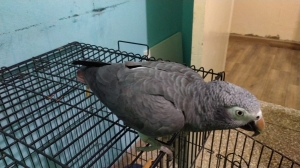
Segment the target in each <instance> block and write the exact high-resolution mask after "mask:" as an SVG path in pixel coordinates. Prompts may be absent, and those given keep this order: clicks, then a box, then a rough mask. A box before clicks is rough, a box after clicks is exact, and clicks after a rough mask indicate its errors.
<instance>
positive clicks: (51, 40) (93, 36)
mask: <svg viewBox="0 0 300 168" xmlns="http://www.w3.org/2000/svg"><path fill="white" fill-rule="evenodd" d="M118 40H127V41H132V42H139V43H147V22H146V3H145V0H118V1H111V0H86V1H82V0H63V1H61V0H43V1H31V0H14V1H11V0H1V3H0V67H2V66H10V65H12V64H15V63H18V62H20V61H24V60H25V59H29V58H31V57H33V56H37V55H39V54H42V53H45V52H47V51H50V50H52V49H55V48H58V47H60V46H62V45H65V44H67V43H70V42H73V41H79V42H84V43H89V44H94V45H100V46H104V47H109V48H117V41H118ZM141 54H143V53H142V51H141Z"/></svg>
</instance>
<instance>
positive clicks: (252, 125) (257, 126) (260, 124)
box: [240, 116, 265, 136]
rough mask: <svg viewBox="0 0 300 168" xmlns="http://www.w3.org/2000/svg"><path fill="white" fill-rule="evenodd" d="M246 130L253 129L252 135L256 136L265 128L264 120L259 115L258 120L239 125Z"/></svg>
mask: <svg viewBox="0 0 300 168" xmlns="http://www.w3.org/2000/svg"><path fill="white" fill-rule="evenodd" d="M240 128H242V129H244V130H247V131H254V134H253V135H252V136H256V135H258V134H260V133H261V131H262V130H263V129H264V128H265V120H264V118H263V117H262V116H261V118H260V119H259V120H256V121H251V122H249V123H248V124H246V125H244V126H242V127H240Z"/></svg>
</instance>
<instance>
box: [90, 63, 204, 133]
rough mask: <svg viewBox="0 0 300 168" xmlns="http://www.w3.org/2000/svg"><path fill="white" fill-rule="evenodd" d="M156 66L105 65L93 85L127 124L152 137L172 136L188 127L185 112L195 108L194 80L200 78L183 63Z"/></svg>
mask: <svg viewBox="0 0 300 168" xmlns="http://www.w3.org/2000/svg"><path fill="white" fill-rule="evenodd" d="M155 63H156V62H149V63H148V64H147V63H146V62H145V63H142V64H141V63H133V62H129V63H128V62H127V63H126V64H125V65H124V64H112V65H107V66H103V67H100V68H98V71H97V73H96V81H95V82H91V84H89V85H90V87H91V89H92V90H93V92H94V93H95V94H96V95H97V96H98V97H99V99H100V100H101V101H102V102H103V103H104V104H105V105H106V106H108V108H110V109H111V110H112V112H113V113H115V114H116V115H117V116H118V117H119V118H120V119H121V120H123V121H124V123H125V124H126V125H128V126H130V127H132V128H134V129H136V130H138V131H139V132H141V133H143V134H145V135H148V136H162V135H168V134H172V133H175V132H178V131H180V130H181V129H182V128H183V127H184V125H185V114H184V109H185V108H186V107H191V106H193V104H192V102H193V101H192V97H191V96H192V94H193V93H194V90H193V86H194V85H193V84H192V82H193V81H194V78H193V77H195V78H198V77H197V76H199V75H198V74H197V73H191V72H193V70H191V69H190V68H188V67H185V66H183V65H180V64H176V63H175V64H173V63H161V64H155ZM170 64H171V65H170ZM176 66H178V67H176ZM172 67H173V68H172ZM182 69H183V70H182ZM88 74H92V73H88ZM199 77H200V76H199ZM94 79H95V78H94ZM198 79H199V80H202V78H201V77H200V78H198Z"/></svg>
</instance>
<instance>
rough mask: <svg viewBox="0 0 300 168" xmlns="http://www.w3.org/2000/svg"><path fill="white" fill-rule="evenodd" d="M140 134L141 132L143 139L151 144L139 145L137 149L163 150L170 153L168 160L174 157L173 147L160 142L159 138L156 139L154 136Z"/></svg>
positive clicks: (145, 150) (146, 150)
mask: <svg viewBox="0 0 300 168" xmlns="http://www.w3.org/2000/svg"><path fill="white" fill-rule="evenodd" d="M138 134H139V136H140V138H141V140H143V141H144V142H146V143H149V144H150V146H146V147H137V148H136V150H137V151H144V152H148V151H153V150H161V151H163V152H165V153H166V154H167V155H168V160H172V159H173V151H172V149H173V148H172V147H170V146H167V145H164V144H162V143H160V142H158V141H157V140H155V139H154V138H152V137H149V136H146V135H144V134H142V133H139V132H138Z"/></svg>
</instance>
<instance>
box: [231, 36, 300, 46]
mask: <svg viewBox="0 0 300 168" xmlns="http://www.w3.org/2000/svg"><path fill="white" fill-rule="evenodd" d="M229 40H242V41H253V42H256V43H262V44H265V45H269V46H271V47H278V48H288V49H292V50H300V42H295V41H287V40H279V39H274V38H267V37H260V36H250V35H241V34H233V33H232V34H230V36H229Z"/></svg>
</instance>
